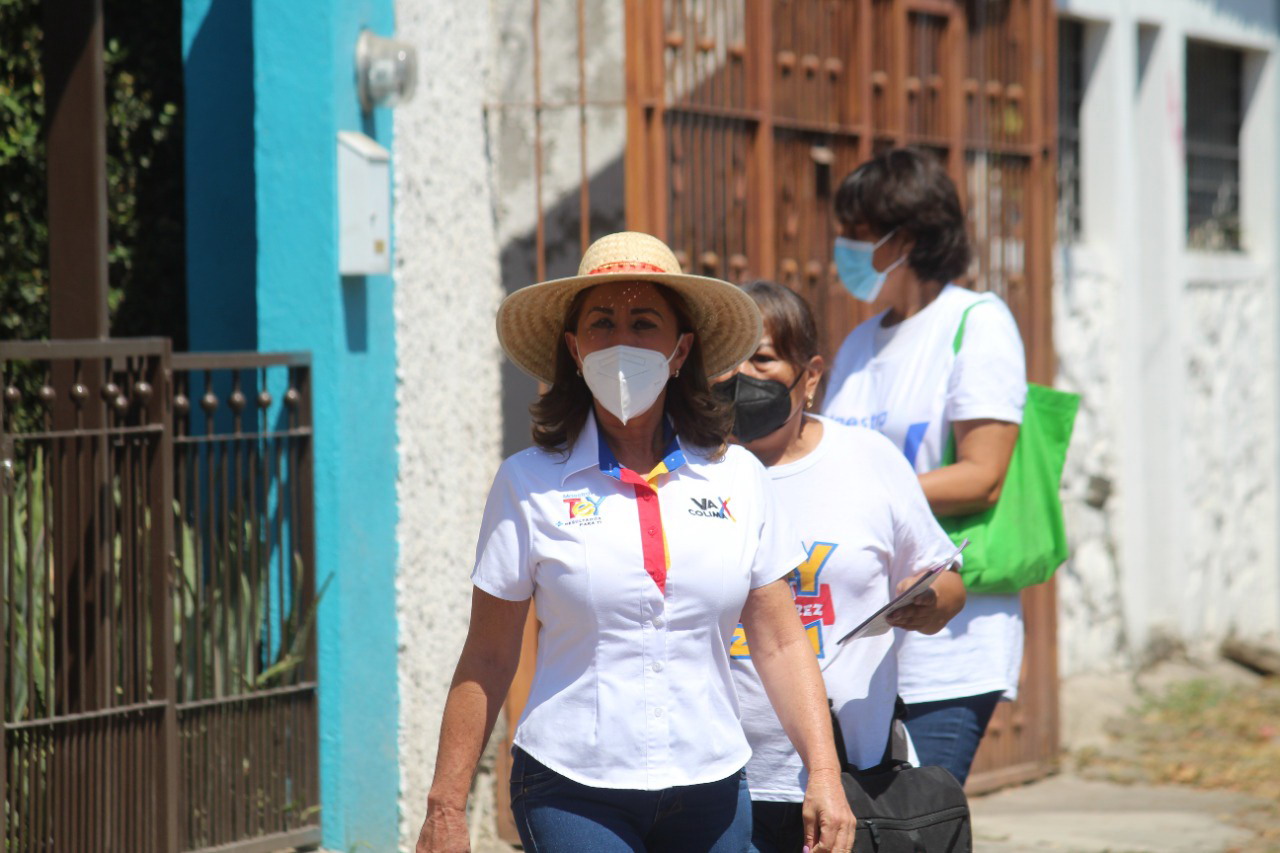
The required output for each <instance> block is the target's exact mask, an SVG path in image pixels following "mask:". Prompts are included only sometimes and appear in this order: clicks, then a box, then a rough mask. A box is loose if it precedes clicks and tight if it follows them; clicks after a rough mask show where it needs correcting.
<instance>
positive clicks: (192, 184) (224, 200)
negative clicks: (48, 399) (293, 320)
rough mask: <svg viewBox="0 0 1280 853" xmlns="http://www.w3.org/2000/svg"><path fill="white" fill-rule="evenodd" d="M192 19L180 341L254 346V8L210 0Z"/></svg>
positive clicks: (187, 72)
mask: <svg viewBox="0 0 1280 853" xmlns="http://www.w3.org/2000/svg"><path fill="white" fill-rule="evenodd" d="M189 5H190V4H189ZM107 14H108V15H110V12H109V11H108V13H107ZM198 26H199V29H198V30H196V32H195V33H194V34H192V36H191V43H190V45H189V46H188V49H187V56H186V67H185V69H184V75H183V81H182V82H183V83H184V84H185V129H184V132H185V142H186V172H185V180H186V199H185V210H186V222H187V259H186V261H187V295H186V302H187V309H186V313H187V325H188V329H189V331H190V341H189V343H190V346H191V348H192V349H213V350H229V349H244V350H255V349H257V347H258V303H257V278H258V273H257V253H258V245H257V241H258V223H257V206H256V204H255V186H256V177H255V167H254V144H255V137H254V123H253V121H254V109H255V97H256V95H255V92H254V87H253V75H254V55H253V10H252V7H251V6H250V5H249V4H247V3H212V4H209V5H208V8H207V11H206V12H205V13H204V16H203V18H200V19H199V21H198ZM152 236H153V237H154V238H155V239H163V238H164V235H163V234H158V235H152Z"/></svg>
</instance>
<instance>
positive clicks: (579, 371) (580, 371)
mask: <svg viewBox="0 0 1280 853" xmlns="http://www.w3.org/2000/svg"><path fill="white" fill-rule="evenodd" d="M578 375H579V376H581V375H582V368H581V367H579V368H578Z"/></svg>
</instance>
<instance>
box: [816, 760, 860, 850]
mask: <svg viewBox="0 0 1280 853" xmlns="http://www.w3.org/2000/svg"><path fill="white" fill-rule="evenodd" d="M803 814H804V843H805V846H806V847H808V848H809V851H810V853H849V851H850V850H852V849H853V831H854V828H855V826H856V825H857V820H856V819H855V818H854V816H853V812H852V811H850V810H849V801H848V800H847V799H845V796H844V785H842V784H841V782H840V771H839V770H818V771H815V772H812V773H810V774H809V785H808V787H806V788H805V791H804V807H803Z"/></svg>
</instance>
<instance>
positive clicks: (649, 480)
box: [417, 233, 853, 853]
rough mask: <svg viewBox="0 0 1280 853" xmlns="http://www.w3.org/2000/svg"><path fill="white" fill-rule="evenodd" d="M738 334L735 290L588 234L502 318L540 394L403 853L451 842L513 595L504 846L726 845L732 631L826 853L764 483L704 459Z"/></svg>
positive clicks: (647, 240) (657, 251)
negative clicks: (519, 669)
mask: <svg viewBox="0 0 1280 853" xmlns="http://www.w3.org/2000/svg"><path fill="white" fill-rule="evenodd" d="M760 328H761V321H760V312H759V311H758V310H757V309H756V307H755V303H753V302H752V301H751V298H750V297H748V296H747V295H746V294H744V293H742V292H741V291H740V290H738V289H737V288H736V287H734V286H733V285H731V284H729V283H727V282H723V281H718V280H715V279H708V278H702V277H699V276H690V275H684V274H683V273H682V272H681V270H680V266H679V264H678V263H677V261H676V259H675V256H674V255H673V254H672V253H671V250H670V249H668V248H667V247H666V246H665V245H663V244H662V243H661V241H659V240H657V239H656V238H654V237H650V236H648V235H646V234H635V233H623V234H611V235H609V236H606V237H602V238H601V239H599V240H597V241H596V242H595V243H594V244H592V246H591V247H590V248H589V249H588V250H587V253H586V255H585V257H584V258H583V261H582V265H581V267H580V269H579V274H578V275H577V276H574V277H572V278H567V279H559V280H557V281H549V282H543V283H541V284H535V285H530V286H529V287H526V288H523V289H521V290H519V291H517V292H515V293H513V294H511V295H510V296H509V297H507V299H506V300H505V301H504V302H503V304H502V307H501V308H500V309H499V311H498V337H499V340H500V342H501V344H502V347H503V350H504V351H505V352H506V353H507V355H508V356H509V357H510V358H511V359H512V360H513V361H515V362H516V364H517V365H519V366H520V367H521V368H522V369H524V370H525V371H526V372H528V373H529V374H531V375H532V376H534V377H535V378H537V379H539V380H540V381H542V382H544V383H546V385H547V386H549V390H548V391H547V393H546V394H544V395H543V396H542V398H541V399H540V400H538V401H537V402H536V403H535V404H534V405H533V406H532V407H531V413H532V415H533V438H534V444H535V446H534V447H531V448H529V449H528V450H525V451H523V452H521V453H518V454H516V455H515V456H512V457H511V458H509V459H507V460H506V461H505V462H504V463H503V464H502V466H501V467H500V468H499V470H498V473H497V476H496V477H495V479H494V483H493V486H492V488H491V489H490V492H489V501H488V504H487V505H486V507H485V513H484V519H483V521H482V524H481V529H480V536H479V543H478V545H477V548H476V562H475V566H474V569H473V571H472V573H471V578H472V581H473V583H474V584H475V589H474V592H473V596H472V611H471V625H470V628H469V630H468V633H467V640H466V644H465V646H464V647H463V651H462V656H461V659H460V660H459V661H458V666H457V670H456V671H455V673H454V679H453V685H452V687H451V688H450V691H449V698H448V701H447V703H446V705H445V711H444V719H443V721H442V723H441V730H440V749H439V757H438V759H437V762H436V768H435V777H434V780H433V782H432V785H431V791H430V794H429V796H428V800H427V817H426V821H425V822H424V824H423V827H422V831H421V834H420V836H419V840H418V846H417V850H418V853H428V851H456V850H466V849H467V837H466V800H467V792H468V790H469V789H470V785H471V778H472V775H473V774H474V772H475V767H476V761H477V760H478V759H479V757H480V753H481V750H482V749H483V747H484V744H485V741H486V740H487V739H488V737H489V733H490V731H491V730H492V727H493V723H494V718H495V717H496V716H497V713H498V709H499V708H500V707H501V706H502V702H503V699H504V698H505V697H506V694H507V689H508V687H509V686H510V683H511V678H512V675H513V673H514V672H515V667H516V662H517V660H518V658H519V655H520V641H521V636H522V633H523V629H524V624H525V619H526V616H527V614H528V608H529V602H530V600H532V599H535V598H536V600H537V615H538V622H539V631H538V657H537V667H536V672H535V675H534V681H533V685H532V689H531V691H530V694H529V699H528V703H527V704H526V706H525V710H524V714H523V716H522V717H521V719H520V721H519V723H518V724H517V727H516V732H515V747H514V749H513V751H512V759H513V760H512V770H511V808H512V812H513V815H514V817H515V823H516V827H517V829H518V831H519V833H520V837H521V840H522V841H523V842H524V846H525V849H526V850H590V851H600V853H609V851H628V853H631V851H636V850H661V851H689V853H695V851H696V853H703V851H717V852H718V853H741V851H743V850H745V849H746V848H747V845H748V844H749V842H750V835H751V809H750V797H749V792H748V789H747V785H746V780H745V774H744V772H743V768H744V766H745V765H746V763H747V759H748V757H749V756H750V753H751V750H750V747H749V746H748V744H747V740H746V737H745V736H744V735H743V732H742V727H741V724H740V723H739V720H738V706H737V700H736V696H735V693H734V687H733V681H732V676H731V673H730V663H729V646H730V644H731V643H732V642H733V638H734V632H735V629H736V628H737V626H738V624H739V622H740V621H741V623H742V625H743V626H745V629H746V631H747V634H748V635H749V636H750V638H751V642H752V644H753V648H755V649H757V650H758V653H757V656H756V660H755V663H756V668H757V669H758V670H759V672H760V675H761V678H762V680H763V683H764V685H765V688H766V689H767V691H768V694H769V696H771V697H773V698H774V700H775V702H776V704H777V706H778V715H779V718H780V719H781V722H782V727H783V729H784V730H785V731H786V734H787V737H788V738H789V739H790V741H791V743H793V744H794V745H795V749H796V751H797V753H798V754H799V755H800V756H801V758H802V759H803V762H804V765H805V766H806V767H807V768H808V771H809V782H808V786H807V788H806V790H805V796H804V806H803V822H804V833H805V836H806V839H807V843H809V844H810V845H811V846H812V847H813V848H814V849H815V850H821V851H837V853H848V851H849V849H850V847H851V846H852V844H853V815H852V814H851V813H850V811H849V806H848V803H847V802H846V800H845V798H844V793H843V790H842V788H841V783H840V772H839V767H838V764H837V759H836V753H835V746H834V743H833V741H832V733H831V720H830V717H829V715H828V711H827V706H826V696H825V693H824V691H823V687H822V677H821V675H820V673H819V671H818V666H817V662H816V661H815V660H814V657H813V653H812V652H811V651H810V649H809V643H808V640H807V639H806V638H805V636H804V631H803V629H802V628H801V626H800V624H799V622H798V621H797V620H796V617H795V611H794V610H793V608H792V604H791V595H790V592H789V588H788V586H787V583H786V580H785V579H784V578H785V577H786V576H787V575H788V574H789V573H790V572H791V570H792V569H794V568H795V567H796V566H797V565H799V564H800V563H801V562H802V561H803V560H804V550H803V549H802V548H801V547H800V539H799V536H798V535H797V534H796V533H795V532H794V530H793V529H792V528H791V526H790V525H789V524H788V523H787V521H786V520H785V519H784V518H783V517H782V515H781V514H780V512H779V511H778V509H777V507H776V504H775V502H774V498H773V492H772V490H771V489H770V488H769V485H768V478H767V476H766V474H765V471H764V468H763V467H762V466H761V465H760V463H759V462H758V461H757V460H756V459H755V457H753V456H752V455H751V454H750V453H748V452H747V451H746V450H743V449H742V448H740V447H729V446H726V438H727V437H728V434H729V429H730V425H731V420H732V416H731V413H730V412H729V411H728V410H727V408H726V407H725V406H723V405H722V404H721V403H720V402H719V401H718V400H717V399H716V398H715V397H714V395H713V394H712V393H711V390H710V388H709V386H708V380H707V376H708V372H710V373H712V374H717V373H722V372H724V371H726V370H729V369H731V368H733V367H734V366H735V365H737V364H738V363H739V362H741V361H742V360H743V359H745V358H746V357H747V356H749V355H750V354H751V352H752V351H753V350H754V349H755V346H756V343H757V342H758V340H759V337H760ZM784 699H785V701H783V700H784Z"/></svg>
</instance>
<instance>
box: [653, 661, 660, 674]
mask: <svg viewBox="0 0 1280 853" xmlns="http://www.w3.org/2000/svg"><path fill="white" fill-rule="evenodd" d="M653 671H654V672H662V661H660V660H656V661H654V662H653Z"/></svg>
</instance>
